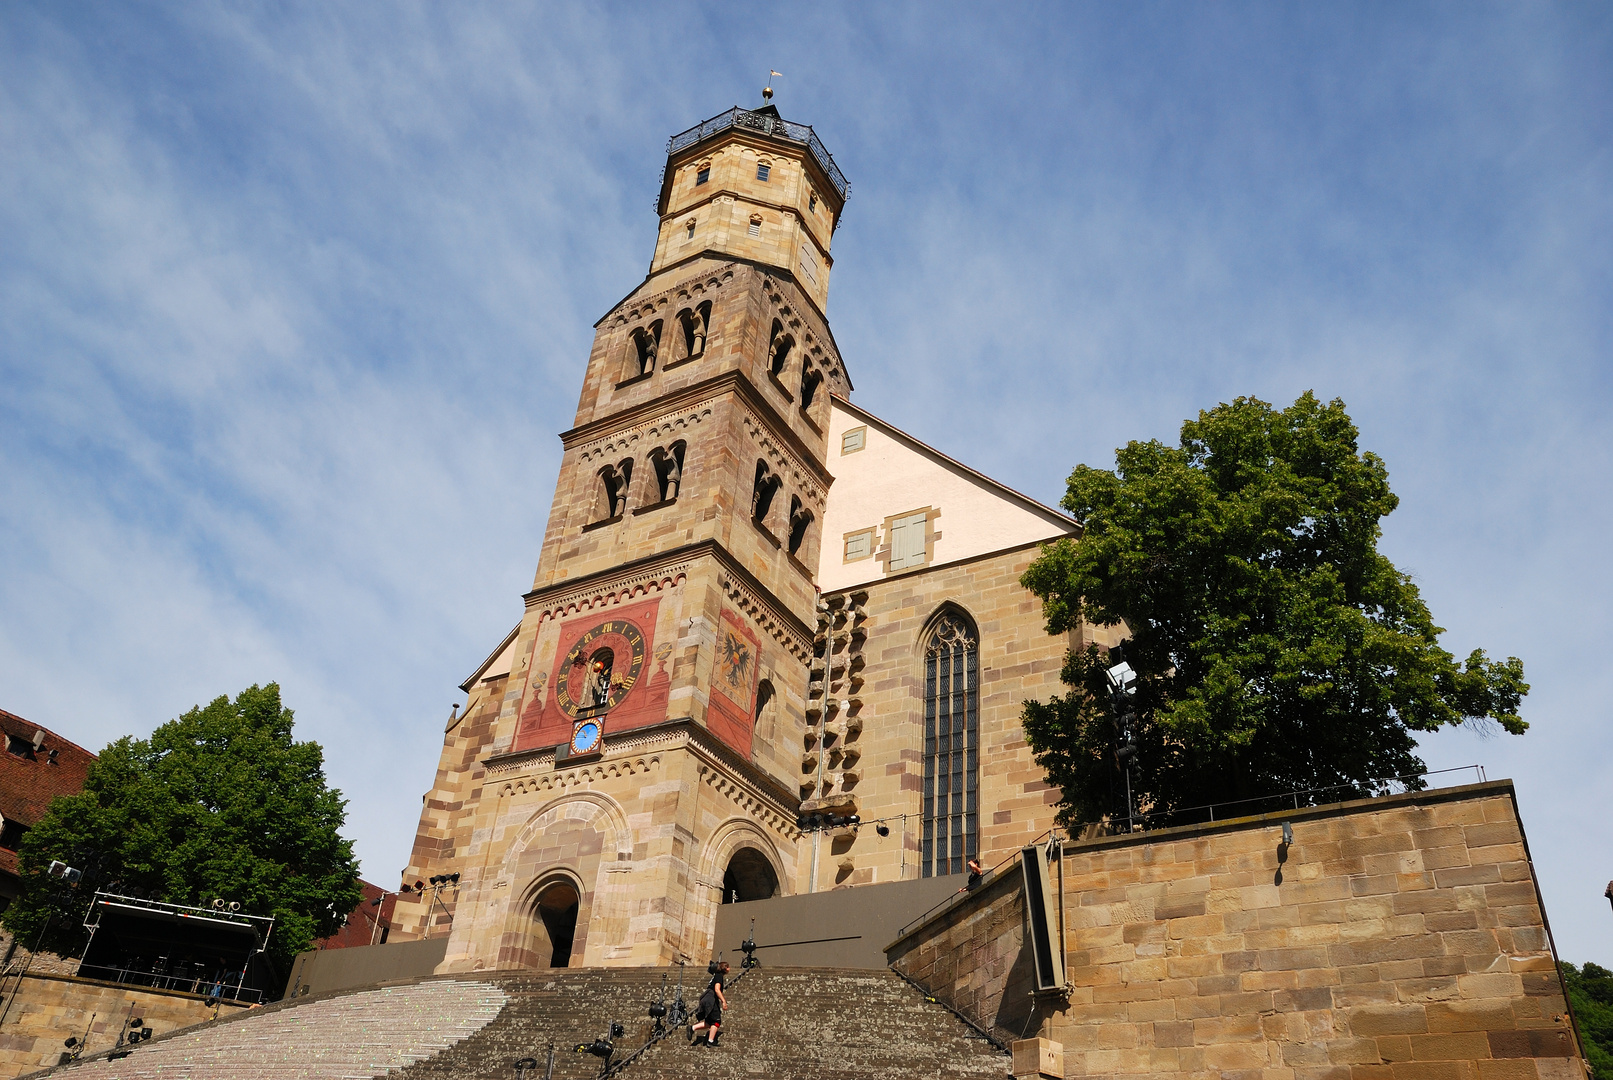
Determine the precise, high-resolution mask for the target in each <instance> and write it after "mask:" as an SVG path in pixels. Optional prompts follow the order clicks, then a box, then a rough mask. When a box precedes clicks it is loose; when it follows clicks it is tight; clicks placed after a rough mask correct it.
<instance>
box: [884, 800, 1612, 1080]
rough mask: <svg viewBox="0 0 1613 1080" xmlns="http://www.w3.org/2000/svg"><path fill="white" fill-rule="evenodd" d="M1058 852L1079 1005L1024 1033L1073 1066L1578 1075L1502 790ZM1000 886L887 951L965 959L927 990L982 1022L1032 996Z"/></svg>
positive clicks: (1322, 811)
mask: <svg viewBox="0 0 1613 1080" xmlns="http://www.w3.org/2000/svg"><path fill="white" fill-rule="evenodd" d="M1285 820H1286V821H1289V822H1291V823H1292V826H1293V834H1294V841H1293V844H1292V845H1289V846H1286V847H1285V846H1283V845H1281V823H1282V822H1283V821H1285ZM1063 864H1064V865H1063V873H1064V894H1063V903H1062V906H1063V921H1064V926H1065V936H1064V940H1065V949H1066V958H1067V973H1068V980H1069V987H1068V998H1067V1000H1061V999H1059V998H1056V997H1047V996H1044V997H1041V998H1039V999H1038V1000H1037V1004H1038V1007H1039V1009H1040V1010H1041V1012H1040V1014H1039V1017H1038V1019H1039V1031H1031V1032H1030V1034H1040V1035H1042V1036H1044V1037H1046V1038H1049V1039H1053V1040H1055V1041H1057V1042H1060V1043H1062V1044H1063V1047H1064V1061H1065V1069H1066V1075H1069V1076H1131V1075H1140V1074H1148V1075H1170V1076H1190V1077H1234V1078H1243V1077H1250V1078H1252V1077H1261V1078H1267V1080H1271V1078H1281V1080H1287V1078H1293V1080H1446V1078H1448V1080H1514V1078H1522V1080H1547V1078H1551V1080H1558V1078H1568V1077H1573V1078H1575V1080H1582V1078H1583V1077H1584V1076H1585V1072H1584V1068H1583V1062H1582V1060H1581V1055H1580V1050H1579V1047H1578V1043H1577V1040H1576V1038H1575V1035H1574V1032H1573V1030H1572V1026H1571V1024H1570V1022H1569V1020H1568V1017H1567V1006H1566V1003H1565V1001H1564V996H1563V989H1562V985H1561V982H1560V980H1559V978H1558V975H1557V972H1556V967H1555V963H1554V959H1553V955H1552V950H1551V947H1550V942H1549V939H1548V934H1547V929H1546V923H1545V919H1544V914H1543V912H1542V910H1541V906H1540V900H1539V894H1538V892H1537V890H1536V886H1535V881H1534V875H1533V869H1532V867H1531V864H1530V862H1529V855H1528V849H1527V846H1526V843H1525V840H1524V836H1523V830H1522V826H1521V824H1520V822H1519V818H1518V813H1517V806H1516V802H1515V797H1514V793H1513V789H1512V785H1511V783H1510V782H1506V781H1502V782H1496V783H1488V784H1476V785H1470V786H1467V787H1461V788H1449V789H1445V790H1442V791H1433V792H1420V793H1413V794H1408V795H1401V796H1392V797H1387V798H1382V799H1374V800H1361V801H1358V802H1352V803H1343V804H1338V805H1335V806H1329V807H1318V808H1311V809H1306V810H1298V811H1294V812H1292V813H1287V814H1274V815H1266V816H1264V817H1259V818H1246V819H1240V820H1238V821H1233V822H1226V823H1220V824H1217V825H1214V826H1194V827H1188V828H1182V829H1170V830H1161V831H1158V832H1154V833H1148V834H1139V835H1136V836H1124V837H1109V838H1104V839H1100V840H1092V841H1084V842H1066V843H1065V844H1064V845H1063ZM1013 876H1014V875H1011V874H1010V875H1008V877H1013ZM997 880H1000V879H993V880H988V882H987V883H986V884H987V886H988V888H986V889H983V890H982V891H981V892H980V893H978V894H975V895H974V896H971V897H969V898H967V900H966V901H965V902H964V903H963V904H960V905H958V909H957V910H947V911H943V912H941V913H939V914H938V915H937V916H936V917H933V918H932V919H930V920H929V922H928V923H927V924H926V925H924V926H921V927H919V928H916V929H914V930H912V931H909V933H908V935H907V936H906V937H905V938H903V939H901V940H900V941H898V942H897V943H895V945H893V947H892V949H891V950H889V955H890V956H891V957H892V960H893V962H894V963H895V965H896V967H897V968H898V970H903V971H906V972H908V973H910V974H914V976H915V977H920V976H921V975H927V976H928V977H929V978H932V979H933V978H937V976H940V975H944V974H946V973H945V972H943V971H942V970H941V969H942V967H943V966H945V964H946V963H947V962H948V961H947V960H946V959H945V954H946V953H947V951H948V950H949V949H951V950H953V954H954V955H953V956H952V958H951V960H950V963H951V964H952V965H953V968H954V970H952V971H951V973H950V975H949V976H948V980H947V981H946V982H945V983H944V984H932V983H925V985H926V986H929V987H930V989H931V990H932V992H935V993H937V994H938V995H939V996H941V997H942V998H943V999H944V1000H948V1001H949V1002H952V1003H954V1004H955V1005H958V1006H960V1007H966V1008H967V1009H968V1010H969V1011H970V1013H971V1015H976V1016H998V1015H1003V1016H1012V1015H1014V1012H1013V1009H1012V1005H1013V998H1014V997H1015V995H1016V993H1022V991H1021V990H1020V989H1019V983H1017V982H1015V981H1014V978H1013V976H1012V972H1013V970H1014V969H1013V966H1012V965H1008V966H1007V968H1006V970H1005V967H1004V965H1005V961H1006V959H1007V957H1008V956H1009V955H1010V954H1012V953H1014V951H1015V950H1016V949H1018V950H1019V951H1020V952H1021V953H1023V952H1024V951H1025V950H1024V949H1023V947H1022V946H1021V943H1020V942H1021V933H1022V932H1021V930H1020V928H1019V927H1018V926H1016V925H1015V924H1014V920H1013V919H1012V918H1011V917H1008V916H1009V908H1010V907H1011V905H1006V902H1005V901H1003V900H1001V899H996V898H997V897H998V896H999V894H998V893H997V892H994V891H993V889H992V888H990V886H993V885H994V884H995V883H996V881H997ZM1016 885H1017V882H1016ZM1010 891H1011V890H1010ZM965 907H968V908H973V909H977V910H974V911H968V912H966V911H964V910H963V909H964V908H965ZM1015 962H1016V963H1018V964H1021V965H1024V964H1025V963H1027V962H1028V961H1027V959H1026V958H1025V957H1023V956H1018V957H1016V960H1015ZM920 981H923V978H920ZM999 988H1000V989H999ZM993 995H997V996H996V997H995V998H994V997H993ZM1026 1000H1028V999H1026ZM1009 1034H1012V1035H1013V1036H1015V1037H1017V1036H1018V1035H1019V1034H1020V1033H1019V1032H1017V1031H1015V1032H1010V1033H1009Z"/></svg>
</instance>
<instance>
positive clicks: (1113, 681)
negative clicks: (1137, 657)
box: [1105, 660, 1137, 697]
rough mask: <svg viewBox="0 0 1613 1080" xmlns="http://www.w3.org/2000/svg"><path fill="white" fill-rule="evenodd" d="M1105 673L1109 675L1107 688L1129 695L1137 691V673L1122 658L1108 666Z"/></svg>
mask: <svg viewBox="0 0 1613 1080" xmlns="http://www.w3.org/2000/svg"><path fill="white" fill-rule="evenodd" d="M1105 674H1106V675H1108V677H1109V688H1110V689H1111V690H1113V691H1114V692H1115V693H1117V694H1125V695H1126V696H1127V697H1130V696H1131V695H1133V694H1135V693H1136V692H1137V673H1136V672H1135V671H1133V670H1132V668H1131V665H1130V664H1128V663H1126V662H1125V661H1124V660H1121V661H1120V663H1118V664H1115V665H1114V666H1113V667H1111V668H1109V669H1108V670H1107V671H1106V672H1105Z"/></svg>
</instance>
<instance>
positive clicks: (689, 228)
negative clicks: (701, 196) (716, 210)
mask: <svg viewBox="0 0 1613 1080" xmlns="http://www.w3.org/2000/svg"><path fill="white" fill-rule="evenodd" d="M685 228H686V229H687V231H688V239H690V240H693V239H694V222H692V221H691V222H689V224H688V225H687V226H685Z"/></svg>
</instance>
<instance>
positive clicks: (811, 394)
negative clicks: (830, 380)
mask: <svg viewBox="0 0 1613 1080" xmlns="http://www.w3.org/2000/svg"><path fill="white" fill-rule="evenodd" d="M822 383H823V372H821V371H818V370H817V369H816V368H814V367H813V366H812V365H811V364H810V363H807V362H805V361H802V363H801V408H802V409H810V408H812V402H813V401H814V400H815V399H816V398H817V396H818V387H819V386H820V385H822Z"/></svg>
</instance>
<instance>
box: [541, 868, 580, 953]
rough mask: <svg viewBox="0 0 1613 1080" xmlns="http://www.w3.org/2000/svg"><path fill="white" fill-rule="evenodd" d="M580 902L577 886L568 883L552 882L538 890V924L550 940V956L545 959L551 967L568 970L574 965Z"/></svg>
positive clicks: (548, 942) (561, 881)
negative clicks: (573, 945)
mask: <svg viewBox="0 0 1613 1080" xmlns="http://www.w3.org/2000/svg"><path fill="white" fill-rule="evenodd" d="M579 899H580V898H579V897H578V895H577V889H576V886H574V885H572V883H571V882H569V881H565V880H560V881H552V882H550V883H549V884H547V885H545V886H543V888H542V889H540V890H539V891H538V898H537V901H536V903H535V904H534V907H535V909H536V910H535V912H534V914H535V915H536V920H535V921H536V922H538V923H539V924H540V925H541V926H542V927H543V935H542V937H546V938H547V947H548V950H549V955H548V956H545V957H543V959H545V960H547V961H548V963H549V966H550V967H567V966H569V965H570V963H571V946H572V943H573V942H574V941H575V940H576V938H577V906H578V901H579ZM540 951H541V944H540Z"/></svg>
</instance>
